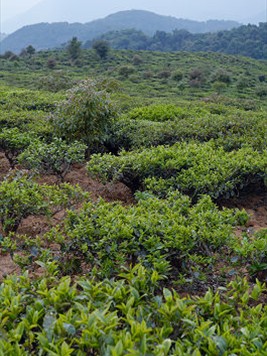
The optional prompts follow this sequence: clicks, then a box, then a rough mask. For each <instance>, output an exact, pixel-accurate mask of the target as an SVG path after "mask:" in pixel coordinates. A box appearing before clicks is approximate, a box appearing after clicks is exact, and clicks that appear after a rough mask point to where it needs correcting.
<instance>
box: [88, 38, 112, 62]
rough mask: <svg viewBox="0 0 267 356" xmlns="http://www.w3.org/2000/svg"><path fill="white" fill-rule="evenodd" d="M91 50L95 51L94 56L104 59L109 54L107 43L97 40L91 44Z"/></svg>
mask: <svg viewBox="0 0 267 356" xmlns="http://www.w3.org/2000/svg"><path fill="white" fill-rule="evenodd" d="M92 48H93V49H94V50H95V51H96V54H97V55H98V56H99V57H100V58H101V59H105V58H107V56H108V52H109V43H108V42H107V41H102V40H97V41H94V42H93V45H92Z"/></svg>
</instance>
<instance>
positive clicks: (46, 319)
mask: <svg viewBox="0 0 267 356" xmlns="http://www.w3.org/2000/svg"><path fill="white" fill-rule="evenodd" d="M155 277H156V276H155V274H154V275H153V274H152V275H151V273H150V272H148V271H147V270H146V269H145V268H143V267H142V266H137V267H135V268H133V269H128V270H126V271H125V272H124V274H122V276H121V277H120V278H119V279H118V280H110V281H108V280H104V281H101V282H97V281H95V280H85V279H81V278H79V279H77V281H76V283H75V284H72V283H71V281H70V278H69V277H65V278H62V279H56V278H54V280H53V279H52V278H51V277H50V278H42V279H41V280H38V281H35V282H32V281H31V280H30V279H29V277H28V276H27V275H23V276H20V277H9V278H6V279H5V282H4V284H2V285H1V288H0V300H1V308H0V311H1V315H2V324H3V326H2V327H1V334H2V337H1V341H0V348H1V351H2V352H3V354H5V355H13V354H14V353H16V355H27V354H31V353H36V352H39V353H43V354H50V355H62V356H63V355H75V354H78V355H88V352H90V353H91V354H106V355H125V354H131V355H136V354H143V355H145V354H153V355H158V356H164V355H166V356H167V355H169V354H170V352H172V354H175V355H200V354H211V355H212V354H214V355H219V354H221V355H222V354H223V353H227V354H240V355H241V354H242V355H259V354H264V352H265V351H264V350H265V348H266V337H267V335H266V327H265V324H266V308H265V307H264V306H263V305H262V304H259V302H260V298H261V296H262V295H264V293H265V291H266V287H265V285H263V284H260V283H257V284H256V285H255V287H254V288H252V289H250V287H249V285H248V283H247V282H246V281H245V280H239V281H234V282H232V283H230V284H229V285H228V287H227V288H224V289H223V290H221V291H218V292H216V293H213V292H212V291H211V290H209V291H208V292H207V293H206V294H205V295H203V296H202V297H198V298H181V297H180V296H179V295H178V294H177V293H176V292H175V291H173V290H170V289H167V288H164V289H160V290H159V291H157V293H154V292H153V289H154V288H155V285H157V277H156V278H155ZM143 288H145V289H143ZM255 302H256V304H255Z"/></svg>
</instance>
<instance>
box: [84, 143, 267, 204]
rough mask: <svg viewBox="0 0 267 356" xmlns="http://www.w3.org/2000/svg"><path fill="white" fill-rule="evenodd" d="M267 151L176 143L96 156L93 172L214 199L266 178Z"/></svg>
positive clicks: (156, 189) (136, 185)
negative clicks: (226, 149) (230, 149)
mask: <svg viewBox="0 0 267 356" xmlns="http://www.w3.org/2000/svg"><path fill="white" fill-rule="evenodd" d="M266 157H267V156H266V150H265V151H264V152H263V153H259V152H257V151H254V150H253V149H251V148H250V147H243V148H241V149H239V150H236V151H232V152H225V151H224V150H223V149H222V148H216V146H215V144H214V142H212V141H210V142H208V143H205V144H198V143H194V142H192V143H188V144H187V143H177V144H175V145H173V146H171V147H165V146H158V147H156V148H151V149H144V150H142V151H141V150H140V151H137V152H122V153H121V154H120V156H118V157H115V156H111V155H103V156H101V155H94V156H92V159H91V161H90V162H89V163H88V171H89V172H90V173H93V174H96V175H99V176H101V177H102V178H103V179H106V180H112V179H113V180H114V179H115V180H119V181H121V182H123V183H124V184H126V185H127V186H129V187H130V188H131V189H133V190H136V189H140V188H144V187H147V188H149V189H151V190H152V191H153V192H156V193H160V194H161V193H164V192H166V191H168V190H169V189H179V190H180V191H182V192H184V193H185V194H189V195H191V196H194V197H196V196H198V195H199V194H203V193H204V194H209V195H210V196H212V197H213V198H219V197H221V196H228V197H229V196H231V195H234V194H235V193H236V192H238V191H239V190H240V189H242V188H244V187H245V186H247V185H248V184H250V183H251V182H253V181H254V180H257V179H259V180H262V181H264V180H265V176H266V165H267V161H266Z"/></svg>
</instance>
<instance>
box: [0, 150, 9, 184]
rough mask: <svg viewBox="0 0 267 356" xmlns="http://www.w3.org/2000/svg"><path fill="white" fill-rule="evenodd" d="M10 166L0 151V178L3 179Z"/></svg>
mask: <svg viewBox="0 0 267 356" xmlns="http://www.w3.org/2000/svg"><path fill="white" fill-rule="evenodd" d="M9 170H10V166H9V163H8V160H7V159H6V157H5V155H4V153H2V152H0V180H3V178H4V176H5V175H7V174H8V172H9Z"/></svg>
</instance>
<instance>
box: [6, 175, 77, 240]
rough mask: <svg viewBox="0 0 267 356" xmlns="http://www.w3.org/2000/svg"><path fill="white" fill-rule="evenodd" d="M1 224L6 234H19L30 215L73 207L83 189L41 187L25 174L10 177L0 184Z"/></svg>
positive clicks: (67, 186) (45, 213)
mask: <svg viewBox="0 0 267 356" xmlns="http://www.w3.org/2000/svg"><path fill="white" fill-rule="evenodd" d="M0 196H1V203H0V221H1V224H2V229H3V231H4V233H5V234H8V233H9V232H16V231H17V229H18V227H19V225H20V223H21V221H22V220H23V219H25V218H27V217H28V216H30V215H38V214H39V215H43V214H44V215H49V214H51V213H52V211H53V208H56V207H58V206H61V207H63V206H70V204H71V202H73V201H74V200H77V199H78V200H79V199H80V197H82V196H83V195H82V192H81V190H80V189H79V188H76V189H75V188H73V187H71V186H70V185H67V184H65V185H62V187H55V186H47V185H39V184H37V183H35V182H34V181H32V179H30V178H29V177H28V176H27V175H25V174H23V172H22V173H21V172H17V173H16V174H15V175H13V176H9V177H8V178H7V179H6V180H4V181H3V182H2V183H1V184H0Z"/></svg>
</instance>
